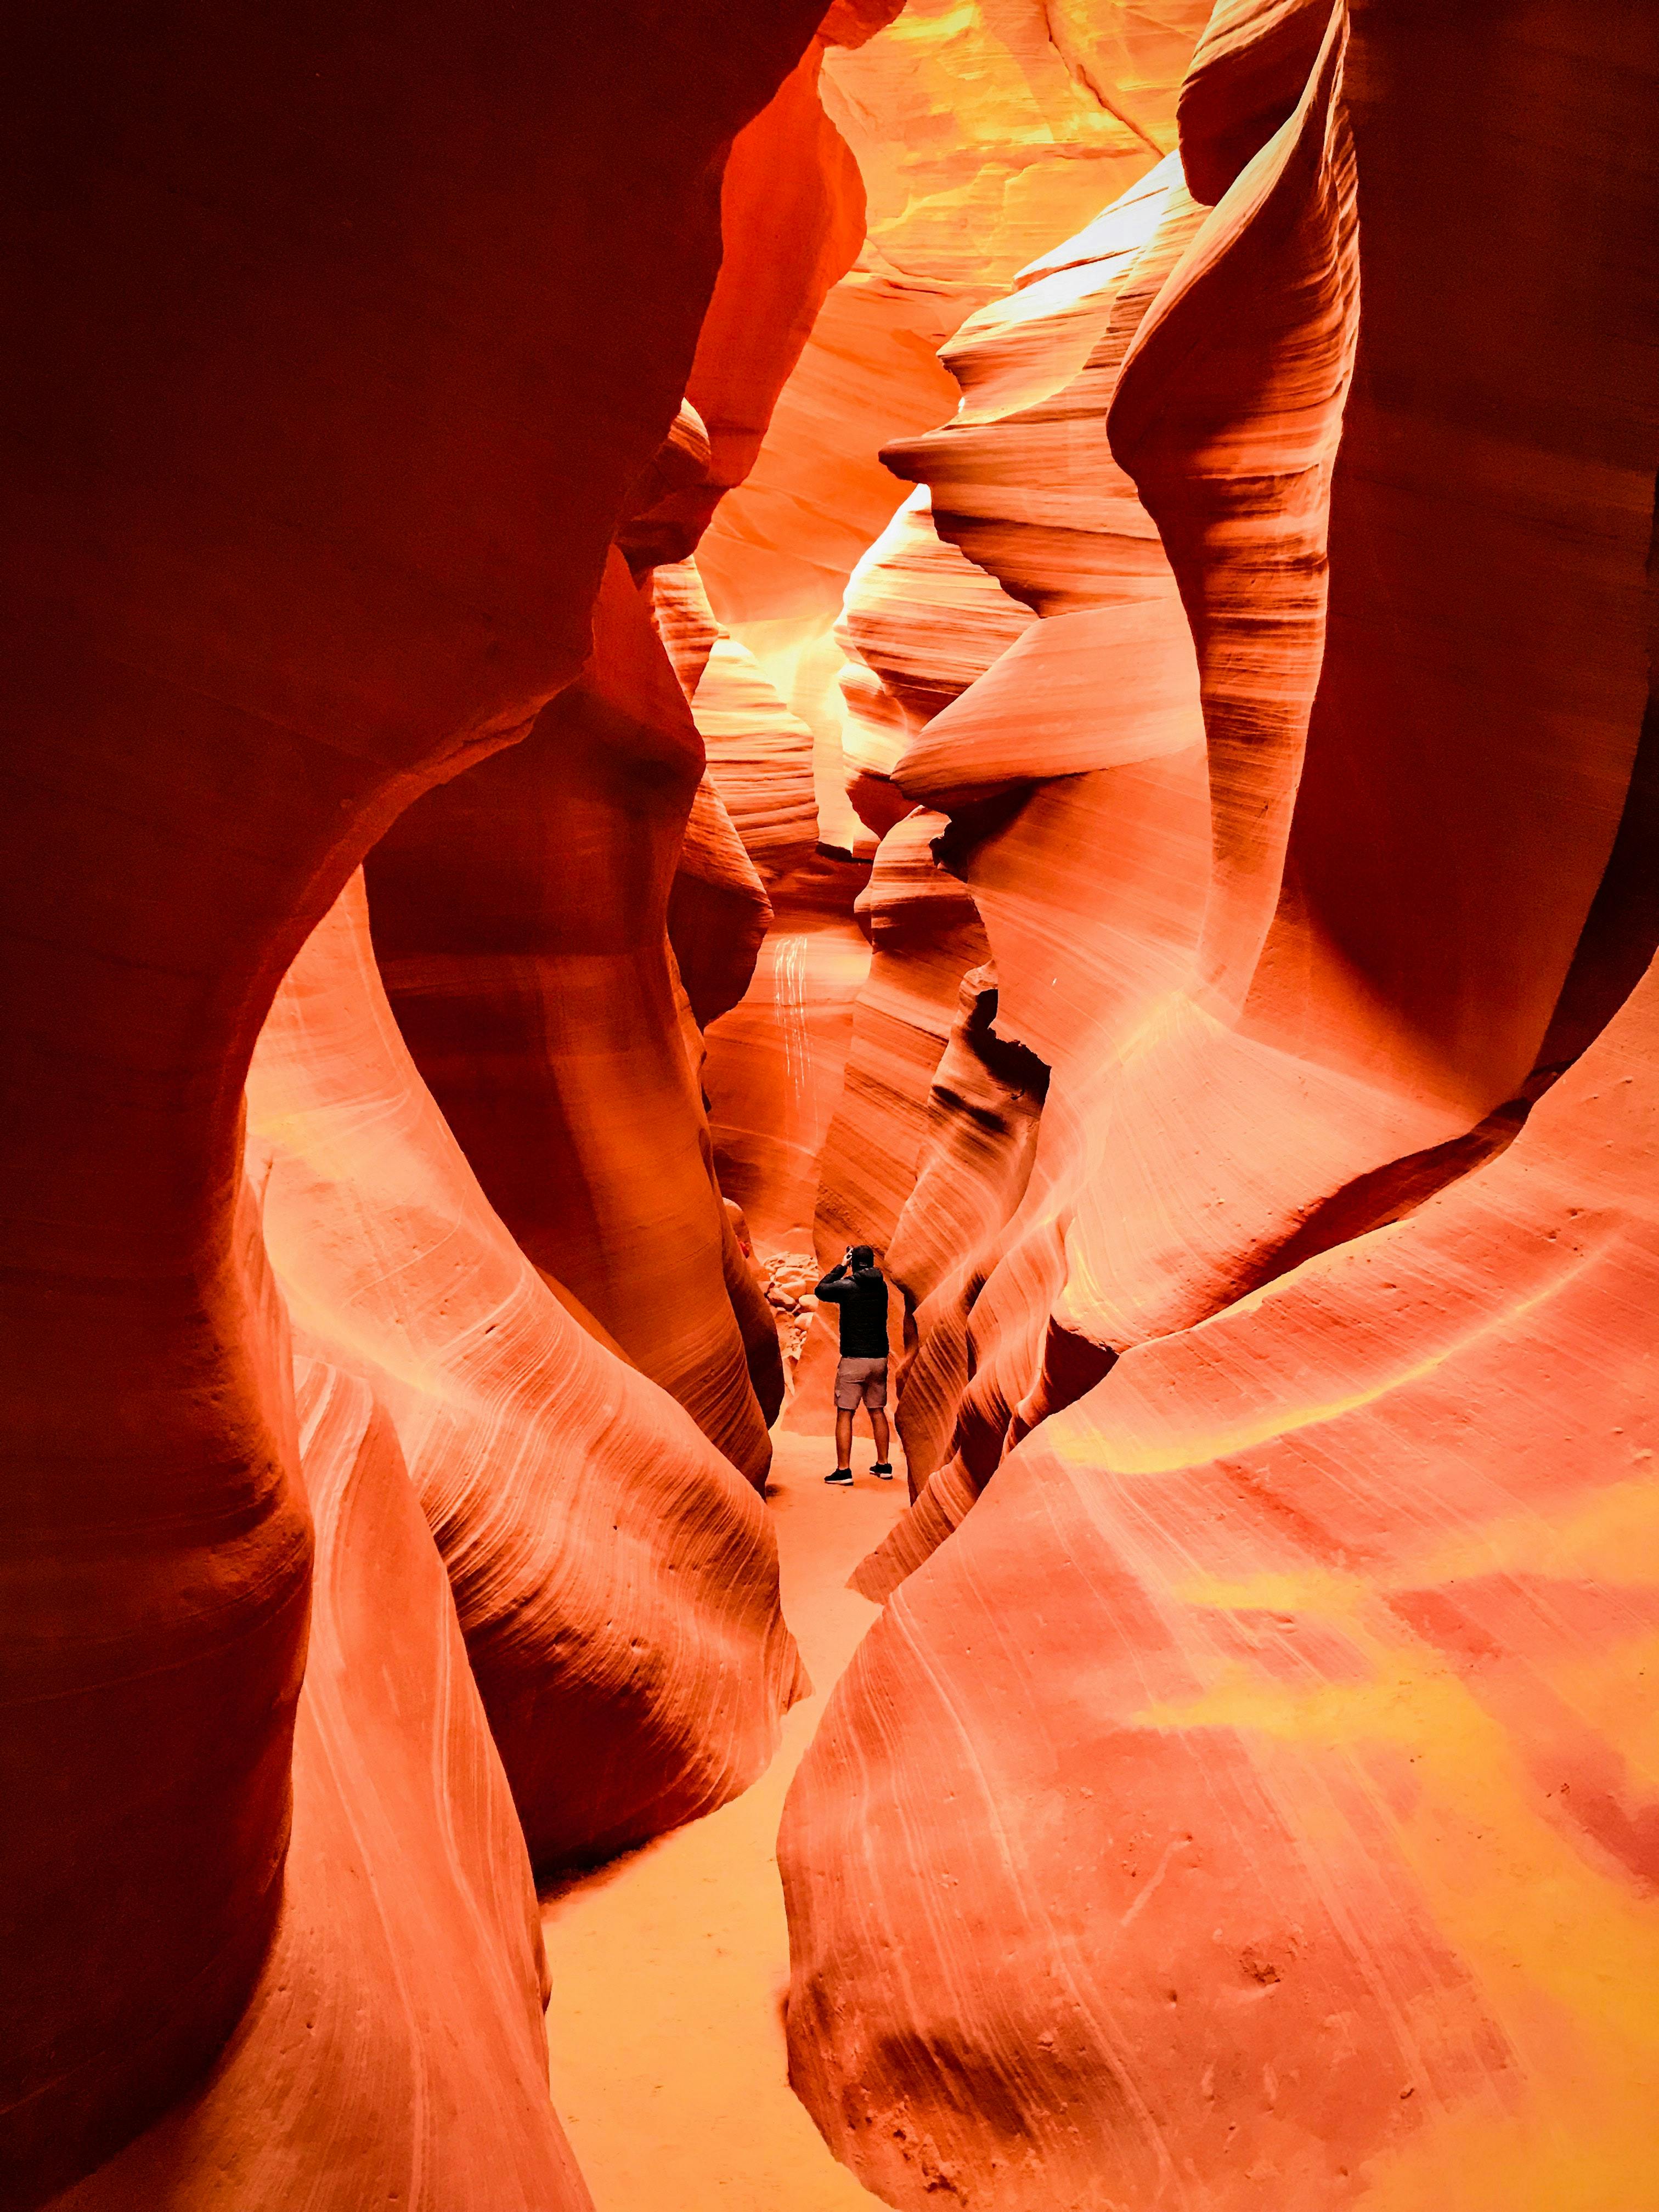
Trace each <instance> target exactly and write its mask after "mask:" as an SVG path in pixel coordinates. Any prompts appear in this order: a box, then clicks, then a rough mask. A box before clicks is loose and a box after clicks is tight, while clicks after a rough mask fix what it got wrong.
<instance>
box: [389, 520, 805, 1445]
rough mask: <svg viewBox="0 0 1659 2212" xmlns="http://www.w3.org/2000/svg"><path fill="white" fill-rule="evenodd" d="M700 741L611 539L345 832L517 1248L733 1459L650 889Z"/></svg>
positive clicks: (702, 1191) (745, 1407)
mask: <svg viewBox="0 0 1659 2212" xmlns="http://www.w3.org/2000/svg"><path fill="white" fill-rule="evenodd" d="M702 765H703V762H702V745H701V744H700V742H699V739H698V735H697V732H696V727H695V726H694V724H693V722H692V720H691V714H690V709H689V708H688V707H687V705H686V702H685V700H684V696H683V694H682V692H681V690H680V688H679V685H678V682H677V680H676V678H675V676H674V671H673V669H672V666H671V664H670V662H669V659H668V657H667V655H666V653H665V651H664V649H663V647H662V645H661V642H660V641H659V638H658V636H657V635H656V633H655V631H654V630H653V628H652V625H651V620H650V616H649V612H648V611H647V608H646V606H645V605H644V604H643V603H642V601H641V599H640V596H639V593H638V592H637V591H636V590H635V586H634V584H633V581H632V580H631V578H630V576H629V572H628V568H627V567H626V565H625V563H624V562H623V558H622V556H621V555H620V554H619V553H615V552H613V553H612V555H611V565H610V568H609V569H608V570H607V573H606V578H605V584H604V586H603V587H602V590H601V592H600V596H599V602H598V604H597V605H596V608H595V613H594V627H593V652H592V659H591V660H590V662H589V664H588V666H587V669H586V671H585V672H584V674H583V676H582V677H581V678H580V680H579V681H578V682H577V683H575V684H572V685H571V686H570V687H569V688H568V690H565V691H564V692H562V694H561V695H560V696H559V697H558V698H557V699H556V700H555V701H554V702H553V704H552V705H551V706H550V707H549V708H547V709H546V710H545V711H544V714H542V716H541V718H540V720H538V724H537V726H536V727H535V729H534V730H533V731H532V732H531V734H530V736H529V737H528V738H526V739H525V741H524V742H523V743H522V744H520V745H517V746H514V747H513V748H512V749H511V750H508V751H506V752H503V753H501V754H500V755H499V756H498V757H495V759H492V760H489V761H486V762H484V763H482V764H481V765H480V766H478V767H477V768H475V769H469V770H468V771H467V772H466V773H465V775H460V776H457V777H456V778H454V779H453V781H451V782H449V783H447V784H445V785H443V786H441V787H440V788H439V789H438V790H436V791H434V792H431V793H428V795H427V796H426V797H425V798H424V799H419V800H417V801H416V804H415V805H413V806H411V807H410V808H409V809H408V811H406V812H405V813H404V815H403V816H402V817H400V819H399V820H398V823H396V824H395V825H394V826H393V828H392V830H391V831H390V832H389V833H388V835H387V836H386V837H385V838H383V839H382V841H381V842H380V845H379V846H377V847H376V848H375V850H374V853H373V854H371V855H370V857H369V860H368V869H367V875H368V898H369V914H370V919H371V922H372V926H373V929H374V946H375V952H376V955H377V957H378V958H379V960H380V967H381V971H382V973H383V975H385V978H386V990H387V994H388V995H389V997H390V999H391V1001H392V1010H393V1012H394V1013H395V1014H396V1015H397V1018H398V1025H399V1027H400V1028H401V1029H402V1030H403V1032H404V1036H405V1037H406V1038H407V1040H408V1042H409V1048H410V1052H411V1054H413V1056H414V1060H415V1062H416V1066H417V1067H419V1069H420V1070H421V1073H422V1078H423V1079H424V1080H425V1081H426V1083H427V1084H428V1086H429V1087H430V1089H431V1091H432V1093H433V1096H434V1097H435V1099H436V1101H437V1103H438V1105H439V1107H440V1109H441V1111H442V1113H443V1115H444V1117H445V1119H446V1120H447V1121H448V1123H449V1125H450V1127H452V1128H453V1130H454V1132H455V1134H456V1137H457V1139H459V1143H460V1145H461V1147H462V1149H463V1151H464V1152H465V1153H466V1155H467V1158H468V1159H469V1161H470V1162H471V1165H472V1167H473V1170H474V1171H475V1172H476V1173H477V1176H478V1179H479V1181H480V1182H482V1184H483V1188H484V1190H485V1192H486V1194H487V1195H488V1196H489V1200H490V1203H491V1204H492V1206H494V1207H495V1210H496V1212H499V1213H500V1215H501V1218H502V1220H503V1221H504V1222H505V1223H506V1225H507V1228H508V1229H509V1230H510V1231H512V1233H513V1237H515V1238H516V1240H517V1241H518V1243H520V1245H521V1246H522V1248H523V1249H524V1250H525V1252H526V1254H527V1255H529V1257H530V1259H531V1260H532V1261H533V1262H534V1263H535V1264H536V1266H537V1267H539V1268H541V1269H542V1270H543V1271H544V1273H546V1274H548V1275H550V1276H552V1277H554V1278H556V1279H557V1280H558V1281H559V1282H561V1283H562V1284H564V1285H567V1286H568V1288H569V1289H570V1290H571V1291H574V1293H575V1295H576V1297H578V1298H580V1301H581V1302H582V1304H584V1305H585V1306H586V1307H587V1308H588V1309H589V1310H590V1311H591V1312H592V1314H593V1315H594V1316H595V1317H596V1318H597V1319H598V1320H599V1322H602V1323H603V1325H604V1326H605V1328H606V1329H607V1330H608V1331H609V1332H610V1334H611V1335H612V1336H613V1337H614V1338H615V1339H616V1340H617V1343H619V1344H620V1345H621V1346H623V1350H624V1351H625V1352H627V1353H628V1355H629V1358H631V1359H632V1360H634V1361H635V1364H637V1365H639V1366H640V1367H641V1369H643V1370H644V1371H645V1372H646V1373H647V1374H648V1375H649V1376H652V1378H653V1380H654V1381H656V1382H658V1383H661V1384H662V1386H663V1388H664V1389H666V1390H668V1391H670V1392H671V1394H672V1395H674V1396H675V1397H677V1398H678V1400H679V1401H680V1403H681V1404H682V1405H683V1406H684V1407H686V1409H687V1410H688V1411H689V1412H690V1413H691V1415H692V1417H693V1419H696V1421H697V1422H698V1424H699V1425H700V1426H701V1427H702V1430H703V1431H704V1433H705V1434H706V1435H707V1436H708V1437H710V1438H711V1439H712V1440H713V1441H714V1443H716V1444H718V1445H719V1446H720V1449H722V1450H723V1451H724V1452H725V1453H726V1455H727V1456H728V1457H729V1458H730V1459H731V1460H732V1463H733V1464H734V1465H735V1466H736V1467H738V1468H740V1469H741V1470H742V1472H743V1473H744V1474H747V1475H748V1476H749V1478H750V1480H751V1481H755V1482H760V1481H763V1480H764V1478H765V1472H766V1466H767V1461H768V1456H769V1447H768V1443H767V1437H766V1427H765V1422H764V1420H763V1417H762V1413H761V1409H760V1407H759V1405H758V1404H757V1401H756V1397H755V1394H754V1391H753V1389H752V1388H751V1385H750V1377H749V1371H748V1367H747V1364H746V1361H745V1357H744V1346H743V1342H742V1340H741V1337H740V1334H739V1332H738V1323H737V1320H736V1317H735V1316H734V1314H733V1312H732V1305H731V1302H730V1300H729V1298H728V1297H727V1296H726V1289H725V1281H724V1270H723V1261H722V1241H723V1238H724V1237H725V1235H726V1226H725V1215H724V1212H723V1210H722V1207H721V1205H720V1192H719V1190H718V1189H717V1188H716V1187H715V1184H714V1179H713V1176H712V1174H711V1172H710V1170H709V1165H708V1158H707V1157H706V1153H705V1149H704V1132H703V1126H702V1103H701V1100H700V1098H699V1097H698V1093H697V1090H696V1082H695V1080H694V1077H693V1073H692V1070H691V1067H690V1065H689V1063H688V1060H687V1058H686V1054H685V1049H684V1043H683V1042H682V1038H681V1035H680V1030H679V1021H678V1012H677V1009H676V1003H675V997H674V990H673V982H672V977H671V969H670V967H669V962H668V954H667V937H666V926H667V913H668V900H669V894H670V890H671V885H672V881H673V878H674V873H675V869H676V866H677V862H678V854H679V848H680V841H681V837H682V835H683V832H684V827H685V823H686V819H687V817H688V814H689V813H690V808H691V805H692V801H693V798H694V795H695V793H696V789H697V785H698V780H699V778H700V776H701V775H702Z"/></svg>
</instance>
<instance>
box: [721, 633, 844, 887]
mask: <svg viewBox="0 0 1659 2212" xmlns="http://www.w3.org/2000/svg"><path fill="white" fill-rule="evenodd" d="M691 712H692V715H693V717H694V719H695V720H696V726H697V730H698V732H699V734H700V735H701V737H702V741H703V744H704V746H705V748H706V750H707V753H708V780H709V781H710V782H711V783H712V784H713V785H714V788H715V790H716V791H717V792H718V793H720V799H721V801H722V803H723V804H724V805H725V807H726V811H727V813H728V814H729V815H730V816H731V817H732V825H733V827H734V828H735V829H736V830H737V833H738V836H739V838H741V840H742V841H743V848H744V851H745V852H746V853H747V854H748V855H749V857H750V860H752V861H753V862H754V864H755V866H756V869H757V872H759V875H760V878H761V880H762V882H763V883H764V884H768V885H771V884H776V883H778V882H779V881H781V878H783V877H785V876H787V875H788V874H789V872H791V870H792V869H794V868H798V867H799V866H800V865H801V863H802V862H803V861H804V860H810V859H811V855H812V852H813V848H815V846H816V845H817V840H818V817H817V800H816V799H815V797H814V795H813V787H812V732H811V730H810V729H809V728H808V727H807V726H806V724H805V722H803V721H802V720H800V718H799V715H796V714H791V713H790V711H789V709H788V708H787V706H785V704H784V702H783V701H782V700H781V698H780V697H779V696H778V694H777V692H776V691H775V690H774V689H773V687H772V684H771V683H770V681H769V678H767V676H766V675H765V673H764V671H763V669H762V667H761V665H760V663H759V662H758V661H757V659H756V658H755V656H754V654H753V653H750V650H749V648H748V647H746V646H744V645H740V644H739V643H738V641H737V639H736V638H734V637H732V636H731V635H728V634H727V633H726V631H724V630H722V631H720V633H719V635H717V636H716V637H715V638H714V642H713V643H712V645H711V646H710V647H709V650H708V659H707V661H706V662H705V663H704V665H703V669H702V675H701V676H700V677H699V678H698V679H697V685H696V690H695V691H693V693H692V695H691Z"/></svg>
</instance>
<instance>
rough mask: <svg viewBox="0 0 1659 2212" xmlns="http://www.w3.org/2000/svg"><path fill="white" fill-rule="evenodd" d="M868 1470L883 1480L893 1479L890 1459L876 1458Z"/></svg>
mask: <svg viewBox="0 0 1659 2212" xmlns="http://www.w3.org/2000/svg"><path fill="white" fill-rule="evenodd" d="M870 1472H871V1474H878V1475H879V1476H880V1477H881V1479H882V1480H883V1481H884V1482H890V1481H891V1480H893V1462H892V1461H891V1460H890V1459H878V1461H877V1462H876V1463H875V1465H874V1466H873V1467H872V1468H871V1470H870Z"/></svg>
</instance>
